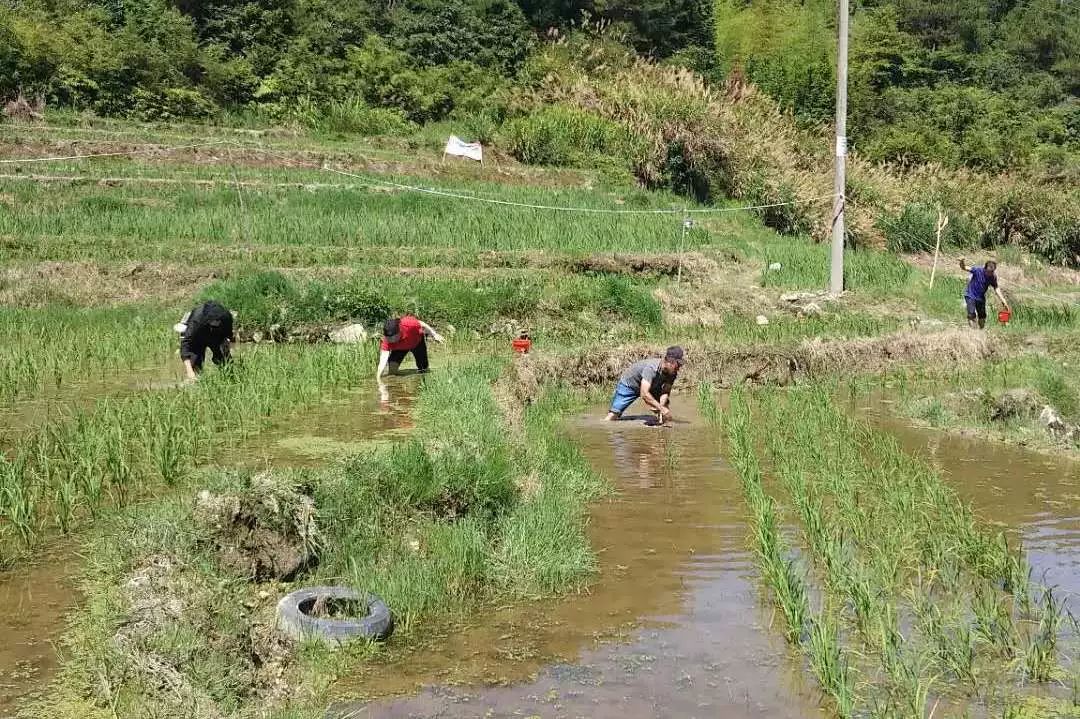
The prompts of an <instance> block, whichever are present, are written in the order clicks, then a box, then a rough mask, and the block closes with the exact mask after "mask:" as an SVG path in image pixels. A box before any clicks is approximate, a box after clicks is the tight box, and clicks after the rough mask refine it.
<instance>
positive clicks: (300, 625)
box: [277, 587, 394, 645]
mask: <svg viewBox="0 0 1080 719" xmlns="http://www.w3.org/2000/svg"><path fill="white" fill-rule="evenodd" d="M320 599H321V600H323V601H326V600H337V601H350V602H360V601H363V602H365V603H366V604H367V614H366V615H365V616H363V617H358V618H350V619H329V618H321V617H314V616H312V615H311V614H310V613H309V612H310V611H311V609H312V607H313V606H314V605H315V602H316V601H318V600H320ZM277 625H278V629H280V630H281V631H282V632H283V633H285V634H287V635H288V636H290V637H292V638H293V639H296V640H298V641H302V640H305V639H314V640H318V641H322V642H326V643H327V644H332V645H340V644H344V643H346V642H348V641H351V640H353V639H386V638H387V637H389V636H390V634H391V633H392V632H393V631H394V617H393V615H391V613H390V608H389V607H387V606H386V603H385V602H383V600H381V599H379V598H378V597H376V596H375V595H372V594H369V595H367V596H364V595H361V594H360V592H358V591H356V590H355V589H350V588H349V587H308V588H306V589H299V590H297V591H295V592H292V593H291V594H287V595H285V596H284V597H282V598H281V601H279V602H278V606H277Z"/></svg>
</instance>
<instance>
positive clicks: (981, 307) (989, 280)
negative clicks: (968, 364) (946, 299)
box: [960, 257, 1012, 329]
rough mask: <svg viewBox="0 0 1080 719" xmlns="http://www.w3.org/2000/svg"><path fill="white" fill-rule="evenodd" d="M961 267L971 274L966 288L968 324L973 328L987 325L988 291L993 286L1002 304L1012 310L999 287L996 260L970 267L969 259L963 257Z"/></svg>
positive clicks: (965, 300) (965, 298)
mask: <svg viewBox="0 0 1080 719" xmlns="http://www.w3.org/2000/svg"><path fill="white" fill-rule="evenodd" d="M960 269H962V270H964V271H965V272H968V273H970V274H971V279H970V280H968V284H967V289H966V290H964V302H965V304H966V305H967V318H968V324H969V325H971V328H972V329H975V328H976V327H978V328H979V329H983V328H984V327H986V291H987V290H988V289H989V288H991V287H993V288H994V294H996V295H997V298H998V300H1000V301H1001V304H1002V306H1003V307H1004V308H1005V309H1007V310H1009V311H1010V312H1011V311H1012V310H1011V309H1010V308H1009V303H1008V301H1007V300H1006V299H1005V295H1003V294H1001V289H1000V288H998V281H997V263H996V262H994V261H993V260H988V261H987V263H986V264H985V265H983V266H982V267H968V266H967V261H966V260H965V259H964V258H963V257H961V258H960Z"/></svg>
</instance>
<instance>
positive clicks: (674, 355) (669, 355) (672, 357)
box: [664, 345, 686, 367]
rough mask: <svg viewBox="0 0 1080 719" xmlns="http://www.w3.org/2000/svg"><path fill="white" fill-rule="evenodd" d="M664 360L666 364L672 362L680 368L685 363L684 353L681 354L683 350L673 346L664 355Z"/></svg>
mask: <svg viewBox="0 0 1080 719" xmlns="http://www.w3.org/2000/svg"><path fill="white" fill-rule="evenodd" d="M664 359H665V360H667V361H668V362H674V363H675V364H677V365H679V366H680V367H682V366H683V363H684V362H685V361H686V353H685V352H683V348H682V347H679V346H678V345H675V346H674V347H668V348H667V352H665V353H664Z"/></svg>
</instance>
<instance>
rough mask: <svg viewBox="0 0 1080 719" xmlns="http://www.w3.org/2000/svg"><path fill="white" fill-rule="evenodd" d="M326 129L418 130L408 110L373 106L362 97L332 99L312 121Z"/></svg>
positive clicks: (389, 132)
mask: <svg viewBox="0 0 1080 719" xmlns="http://www.w3.org/2000/svg"><path fill="white" fill-rule="evenodd" d="M312 124H313V126H314V127H315V128H316V129H319V130H322V131H324V132H345V133H352V134H356V135H366V136H369V137H370V136H375V135H405V134H408V133H410V132H412V131H413V130H415V129H416V126H415V125H413V123H411V122H409V121H408V120H407V119H406V118H405V113H403V112H402V111H401V110H395V109H390V108H384V107H371V106H369V105H368V104H367V103H366V102H364V101H363V100H361V99H359V98H352V99H350V100H340V101H339V100H334V101H331V102H330V103H329V104H328V105H327V106H326V108H325V109H324V110H323V111H322V113H321V114H320V115H319V116H318V117H317V118H316V119H315V120H314V122H313V123H312Z"/></svg>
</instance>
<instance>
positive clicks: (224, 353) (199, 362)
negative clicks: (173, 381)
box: [174, 300, 233, 381]
mask: <svg viewBox="0 0 1080 719" xmlns="http://www.w3.org/2000/svg"><path fill="white" fill-rule="evenodd" d="M174 329H175V330H176V331H177V332H179V333H180V360H181V361H182V362H183V363H184V372H185V374H186V375H187V379H188V380H189V381H192V380H194V379H195V378H196V377H198V375H199V373H200V372H202V366H203V360H204V359H205V358H206V350H210V354H211V356H212V357H213V360H214V364H216V365H218V366H219V367H221V366H224V365H226V364H228V362H229V360H230V359H232V352H231V351H230V349H229V345H230V343H231V342H232V341H233V316H232V312H230V311H229V310H228V309H227V308H226V307H225V306H224V305H222V304H221V303H219V302H214V301H213V300H210V301H209V302H203V303H202V304H201V305H198V306H197V307H195V309H193V310H191V312H188V313H187V314H186V315H184V319H182V320H180V322H179V324H177V325H176V327H175V328H174Z"/></svg>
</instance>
